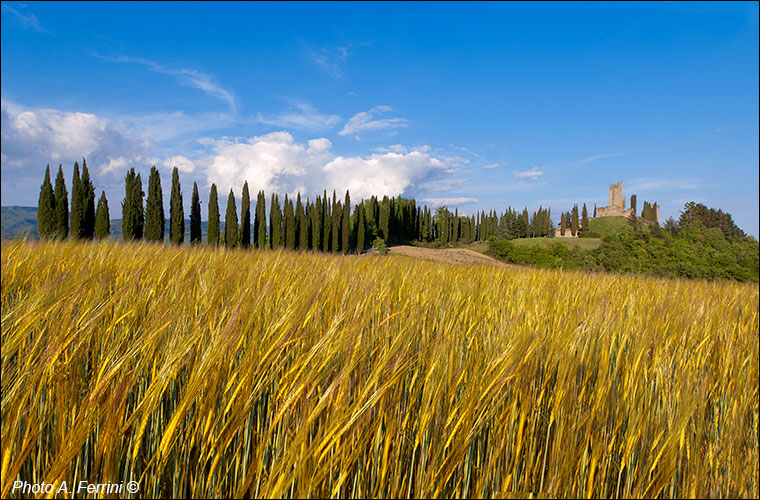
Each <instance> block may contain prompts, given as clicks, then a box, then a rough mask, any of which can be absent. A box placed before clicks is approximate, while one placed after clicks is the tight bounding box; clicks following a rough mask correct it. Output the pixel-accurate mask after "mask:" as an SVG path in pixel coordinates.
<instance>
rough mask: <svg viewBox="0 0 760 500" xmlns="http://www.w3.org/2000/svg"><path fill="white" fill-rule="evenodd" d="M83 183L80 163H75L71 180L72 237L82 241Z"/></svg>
mask: <svg viewBox="0 0 760 500" xmlns="http://www.w3.org/2000/svg"><path fill="white" fill-rule="evenodd" d="M83 194H84V193H83V192H82V181H81V179H80V178H79V163H77V162H74V178H73V179H72V180H71V216H70V217H71V225H70V227H71V237H72V238H74V239H80V238H81V237H82V236H83V233H84V232H83V230H82V222H83V220H82V216H83V215H84V210H83V207H82V205H83V203H82V202H83V201H84V200H83Z"/></svg>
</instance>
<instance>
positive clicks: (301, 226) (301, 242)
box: [296, 192, 309, 250]
mask: <svg viewBox="0 0 760 500" xmlns="http://www.w3.org/2000/svg"><path fill="white" fill-rule="evenodd" d="M296 241H297V242H298V249H299V250H308V248H309V219H308V218H307V217H306V212H305V211H304V209H303V204H302V203H301V193H300V192H299V193H298V195H297V196H296Z"/></svg>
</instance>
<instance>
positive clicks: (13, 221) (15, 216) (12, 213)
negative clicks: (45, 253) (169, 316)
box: [0, 207, 224, 245]
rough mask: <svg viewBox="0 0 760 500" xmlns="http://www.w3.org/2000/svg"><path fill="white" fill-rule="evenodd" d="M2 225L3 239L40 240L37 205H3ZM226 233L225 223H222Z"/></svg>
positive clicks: (114, 233) (114, 230) (114, 227)
mask: <svg viewBox="0 0 760 500" xmlns="http://www.w3.org/2000/svg"><path fill="white" fill-rule="evenodd" d="M0 226H1V227H2V239H4V240H11V239H16V238H28V239H33V240H38V239H39V238H40V236H39V234H37V207H2V208H0ZM164 228H165V231H166V234H165V237H166V239H167V240H168V239H169V219H167V220H166V223H165V226H164ZM207 229H208V221H202V222H201V235H202V237H203V241H206V233H207ZM220 230H221V232H222V233H224V223H222V224H221V228H220ZM120 238H121V219H111V239H120ZM185 243H187V244H188V245H189V244H190V219H185Z"/></svg>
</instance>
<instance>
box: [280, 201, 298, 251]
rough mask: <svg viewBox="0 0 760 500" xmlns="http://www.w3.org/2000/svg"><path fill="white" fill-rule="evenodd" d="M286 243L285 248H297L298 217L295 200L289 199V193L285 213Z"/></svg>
mask: <svg viewBox="0 0 760 500" xmlns="http://www.w3.org/2000/svg"><path fill="white" fill-rule="evenodd" d="M283 220H284V224H283V232H284V236H285V238H284V243H285V248H287V249H288V250H295V248H296V217H295V213H294V211H293V200H289V199H288V195H287V194H286V195H285V214H284V218H283Z"/></svg>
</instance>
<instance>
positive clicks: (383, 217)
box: [380, 196, 448, 244]
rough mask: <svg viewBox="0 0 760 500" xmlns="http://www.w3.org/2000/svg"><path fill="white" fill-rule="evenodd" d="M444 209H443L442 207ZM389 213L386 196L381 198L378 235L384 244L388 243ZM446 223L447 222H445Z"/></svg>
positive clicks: (389, 206) (388, 201)
mask: <svg viewBox="0 0 760 500" xmlns="http://www.w3.org/2000/svg"><path fill="white" fill-rule="evenodd" d="M444 208H445V207H444ZM390 211H391V202H390V200H389V199H388V197H387V196H383V202H382V204H381V205H380V234H381V235H382V236H381V238H383V239H384V240H385V243H386V244H387V243H389V236H390V235H389V232H390V231H389V229H390V227H389V217H390ZM447 223H448V222H447Z"/></svg>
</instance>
